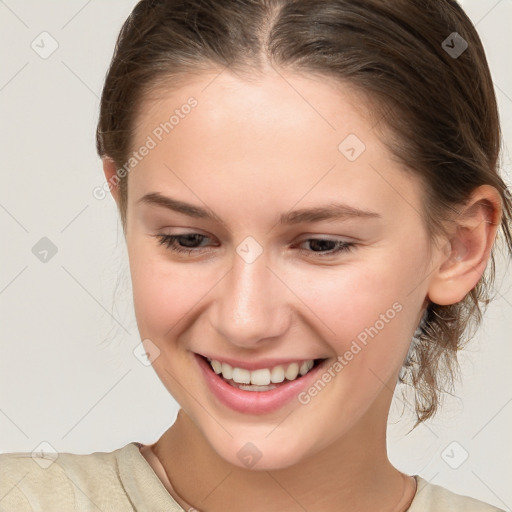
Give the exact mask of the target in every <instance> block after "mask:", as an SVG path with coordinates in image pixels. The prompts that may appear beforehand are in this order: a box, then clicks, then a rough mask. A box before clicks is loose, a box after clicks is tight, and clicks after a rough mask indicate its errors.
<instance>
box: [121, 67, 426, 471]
mask: <svg viewBox="0 0 512 512" xmlns="http://www.w3.org/2000/svg"><path fill="white" fill-rule="evenodd" d="M191 98H192V99H191ZM142 112H143V114H141V115H140V119H139V122H138V123H137V131H136V135H135V138H134V148H135V149H140V148H141V147H142V146H146V147H147V148H149V149H148V150H147V151H146V150H141V151H139V154H140V155H142V154H143V153H144V155H143V157H141V158H140V161H139V162H138V163H137V165H136V166H135V167H134V168H133V169H132V170H131V171H130V173H129V175H128V199H127V226H126V240H127V246H128V254H129V259H130V269H131V277H132V281H133V294H134V303H135V312H136V318H137V323H138V327H139V330H140V334H141V339H143V340H146V341H144V345H145V347H146V350H147V351H148V353H149V357H150V359H153V361H152V364H153V367H154V369H155V371H156V372H157V374H158V376H159V378H160V379H161V381H162V382H163V384H164V385H165V386H166V388H167V389H168V390H169V392H170V393H171V394H172V395H173V396H174V397H175V399H176V400H177V401H178V402H179V404H180V406H181V407H182V409H183V410H184V412H185V413H186V414H187V415H188V416H189V417H190V418H191V419H192V421H193V422H194V423H195V424H196V425H197V427H198V429H199V430H200V431H201V432H202V434H203V436H204V437H205V439H206V440H207V441H208V443H209V444H210V445H211V447H212V448H213V449H214V450H215V452H217V454H219V455H220V456H221V457H222V458H223V459H225V460H227V461H228V462H230V463H232V464H235V465H237V466H240V467H243V466H244V465H247V460H248V457H249V458H250V457H254V456H256V457H258V458H261V459H260V461H259V462H258V468H262V469H265V468H266V469H271V468H283V467H287V466H289V465H292V464H294V463H297V462H299V461H301V460H303V459H304V458H305V457H308V456H312V455H314V454H316V453H319V452H320V451H321V450H323V449H326V448H327V447H329V446H332V445H333V443H337V442H341V441H342V440H343V439H345V438H347V436H349V435H351V433H352V434H353V433H354V432H355V431H359V432H370V431H372V425H370V424H369V422H370V421H372V422H374V421H381V422H382V424H384V425H385V421H386V414H387V407H383V406H382V404H387V405H389V399H390V395H391V391H390V390H392V389H393V387H394V385H395V382H396V379H397V375H398V372H399V369H400V367H401V365H402V363H403V361H404V358H405V357H406V354H407V351H408V348H409V344H410V340H411V337H412V334H413V332H414V330H415V328H416V326H417V324H418V321H419V318H420V315H421V309H422V306H423V304H424V300H425V297H426V295H427V288H428V266H429V256H428V255H429V250H430V245H429V242H428V239H427V236H426V232H425V230H424V228H423V224H422V219H421V217H420V215H419V213H418V212H419V211H420V209H421V206H420V205H421V187H420V184H419V183H418V182H416V181H415V179H414V178H413V177H411V175H410V174H407V173H406V172H405V170H404V169H402V168H401V167H400V165H399V164H398V163H397V162H396V160H393V159H392V156H391V154H390V153H389V152H388V150H387V149H386V148H385V147H384V145H383V144H382V143H381V142H380V140H379V139H378V137H377V134H376V133H375V132H374V130H373V122H372V121H371V120H370V118H369V117H367V116H366V115H365V102H364V99H363V97H362V96H361V95H358V94H357V92H356V91H354V90H352V89H350V88H349V87H348V86H346V85H345V86H340V85H337V86H335V85H334V84H330V83H328V82H327V81H326V80H322V79H318V78H313V77H311V76H310V77H307V76H302V75H297V74H285V73H281V74H277V73H275V72H270V71H269V72H268V73H266V74H265V75H264V76H263V77H261V78H260V79H259V80H251V81H248V80H243V79H241V78H239V77H237V76H235V75H233V74H230V73H229V72H228V71H224V72H223V73H221V74H220V75H219V74H218V72H215V73H212V74H204V75H202V76H201V77H199V78H194V79H191V80H190V82H189V83H187V84H186V85H182V86H181V87H180V88H179V89H178V90H174V91H172V92H168V93H165V94H162V95H160V96H159V97H158V99H153V100H148V102H147V103H146V105H145V106H144V109H143V110H142ZM173 114H175V115H174V118H171V120H170V121H169V119H170V116H171V115H173ZM166 122H167V124H165V123H166ZM166 198H167V199H166ZM361 212H366V213H361ZM208 359H211V360H214V361H218V363H215V362H214V363H213V366H214V367H215V368H213V367H212V364H210V363H209V362H208ZM308 361H312V362H313V363H314V366H313V367H312V368H310V366H311V363H308ZM293 363H297V365H294V364H293ZM280 367H282V369H281V368H280ZM297 367H298V370H299V377H298V378H295V379H294V376H295V375H297V373H296V372H297ZM230 368H232V373H230ZM301 369H302V373H304V372H305V371H307V373H305V374H304V375H301V372H300V370H301ZM220 370H222V373H221V374H217V373H216V372H218V371H220ZM308 370H309V371H308ZM283 372H284V374H285V375H284V381H282V382H277V381H279V380H282V379H283ZM269 378H271V379H272V380H271V382H270V383H269ZM247 379H252V382H253V383H254V384H252V385H251V386H257V385H260V386H263V387H260V388H259V387H252V388H250V389H249V388H242V389H239V388H238V386H239V385H240V384H238V385H236V384H235V383H234V382H233V380H238V381H242V383H243V382H244V381H247ZM273 381H275V382H273ZM242 386H243V384H242Z"/></svg>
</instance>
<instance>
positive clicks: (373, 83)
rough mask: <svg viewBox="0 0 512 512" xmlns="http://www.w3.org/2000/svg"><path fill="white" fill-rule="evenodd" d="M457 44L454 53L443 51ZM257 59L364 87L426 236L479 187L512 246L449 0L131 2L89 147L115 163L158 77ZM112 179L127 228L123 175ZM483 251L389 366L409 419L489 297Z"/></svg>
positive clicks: (492, 132) (171, 81)
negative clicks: (455, 296) (473, 274)
mask: <svg viewBox="0 0 512 512" xmlns="http://www.w3.org/2000/svg"><path fill="white" fill-rule="evenodd" d="M454 32H456V33H457V34H458V35H454V34H453V33H454ZM450 37H451V39H450ZM454 38H458V39H454ZM461 38H462V39H461ZM455 42H457V45H458V46H457V47H456V46H455ZM465 43H467V48H466V49H465V51H462V53H461V54H460V55H457V54H454V52H453V51H450V49H453V48H455V49H458V48H459V49H464V44H465ZM268 64H270V65H272V66H273V67H275V68H276V69H285V68H286V69H289V70H291V71H296V72H298V73H305V74H307V73H310V74H316V75H319V76H325V77H329V78H332V79H334V80H338V81H339V82H340V83H349V84H351V85H353V86H355V87H356V88H357V90H359V91H361V92H362V93H364V94H365V95H366V96H367V97H368V99H369V100H370V101H371V102H372V107H374V108H373V110H372V112H373V114H374V115H375V116H376V119H377V118H380V119H381V120H382V121H383V122H382V123H380V124H381V125H382V127H381V128H379V129H382V135H383V139H384V140H383V142H384V143H385V144H386V145H387V146H388V148H389V149H390V150H391V151H392V153H393V154H394V155H395V156H396V158H397V159H398V161H399V162H401V163H403V164H405V166H406V169H407V170H408V171H409V172H413V173H414V175H415V176H418V177H419V178H420V179H421V180H422V183H423V184H424V191H425V197H424V204H423V205H422V208H423V211H422V214H423V220H424V223H425V226H426V229H427V232H428V234H429V236H430V237H431V239H432V240H434V239H435V237H436V236H438V235H443V234H446V231H445V226H444V221H445V220H446V219H449V218H450V217H453V215H454V212H455V214H456V213H457V212H458V211H459V210H458V208H459V207H461V206H464V204H466V201H467V199H468V198H469V195H470V194H471V192H472V191H473V190H474V189H475V188H476V187H478V186H480V185H483V184H489V185H491V186H493V187H495V188H496V189H497V190H498V191H499V193H500V195H501V198H502V205H503V217H502V221H501V226H500V227H501V231H502V234H503V235H504V242H505V245H506V247H507V249H508V250H509V251H510V253H511V254H512V235H511V230H510V225H511V219H512V202H511V200H510V194H509V192H508V191H507V189H506V185H505V183H504V182H503V180H502V179H501V177H500V175H499V156H500V146H501V131H500V124H499V117H498V110H497V104H496V98H495V93H494V89H493V83H492V80H491V76H490V72H489V68H488V64H487V60H486V57H485V53H484V50H483V48H482V43H481V41H480V38H479V36H478V34H477V32H476V29H475V28H474V26H473V25H472V23H471V21H470V20H469V18H468V17H467V15H466V14H465V13H464V11H463V10H462V9H461V7H460V6H459V5H458V4H457V3H456V2H455V1H453V0H224V1H223V2H216V1H215V0H142V1H140V2H139V3H138V4H137V5H136V6H135V8H134V9H133V11H132V13H131V14H130V16H129V17H128V19H127V20H126V21H125V23H124V25H123V27H122V29H121V32H120V34H119V37H118V40H117V44H116V48H115V52H114V55H113V58H112V62H111V65H110V68H109V70H108V74H107V76H106V81H105V85H104V88H103V94H102V98H101V110H100V117H99V122H98V129H97V150H98V153H99V155H100V156H101V157H109V158H111V159H112V160H113V162H114V163H115V165H116V168H117V169H121V168H122V167H123V165H124V164H125V162H126V161H127V158H128V156H129V152H130V150H131V145H132V141H133V135H134V130H135V128H136V120H137V115H138V109H140V105H141V103H142V102H143V101H144V98H145V97H146V95H147V94H148V93H150V92H151V91H154V90H155V89H156V88H161V87H169V88H171V87H176V86H177V85H179V83H180V80H183V79H185V80H186V77H187V76H190V74H200V73H201V71H205V70H212V69H215V68H219V67H228V68H230V69H232V70H233V71H235V72H248V73H253V74H254V73H256V72H260V71H261V70H263V69H264V67H265V65H268ZM377 124H379V123H377ZM384 135H387V136H384ZM119 189H120V203H119V209H120V215H121V218H122V221H123V228H124V227H125V225H126V197H127V176H126V173H124V174H123V175H122V177H121V179H120V180H119ZM500 239H501V238H500V232H498V236H497V240H500ZM494 255H495V247H493V250H492V253H491V257H490V268H488V269H487V270H486V273H484V275H483V276H482V277H481V279H480V281H479V282H478V284H477V285H476V286H475V288H474V289H473V290H471V292H470V293H468V294H467V295H466V297H465V298H464V299H463V300H462V301H460V302H458V303H456V304H452V305H447V306H442V305H438V304H435V303H433V302H430V303H429V304H428V309H427V311H426V314H425V321H424V322H423V323H422V324H421V327H420V329H419V330H418V331H417V334H418V335H417V336H416V337H415V340H414V343H413V344H412V345H411V351H410V353H409V356H408V359H407V362H406V364H405V366H404V370H405V371H404V372H403V373H402V374H401V377H400V380H401V381H402V382H407V383H411V384H412V385H413V387H414V389H415V401H416V407H415V408H416V415H417V419H418V423H419V422H421V421H423V420H425V419H427V418H429V417H431V416H432V415H433V414H434V413H435V412H436V410H437V408H438V405H439V400H440V397H441V395H440V392H441V391H443V390H446V389H448V388H449V387H451V386H452V385H453V379H454V376H455V371H456V369H457V366H456V362H457V358H456V354H457V351H458V350H459V349H460V348H461V347H462V346H463V345H464V344H465V343H466V342H467V341H469V339H471V338H472V337H473V335H474V332H475V330H476V328H477V327H478V325H479V324H480V322H481V319H482V310H481V307H480V305H481V304H482V305H485V306H486V305H487V304H488V303H489V302H490V300H491V299H490V298H489V294H490V290H491V288H492V286H493V283H494V277H495V261H494Z"/></svg>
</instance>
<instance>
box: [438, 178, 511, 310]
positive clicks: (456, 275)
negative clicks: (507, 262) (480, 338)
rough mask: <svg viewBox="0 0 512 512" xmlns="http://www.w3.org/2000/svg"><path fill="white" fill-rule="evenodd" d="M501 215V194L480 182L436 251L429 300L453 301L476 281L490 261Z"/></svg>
mask: <svg viewBox="0 0 512 512" xmlns="http://www.w3.org/2000/svg"><path fill="white" fill-rule="evenodd" d="M501 216H502V202H501V197H500V195H499V193H498V191H497V190H496V189H495V188H494V187H491V186H489V185H482V186H480V187H478V188H477V189H475V191H473V194H472V195H471V198H470V200H469V201H468V204H467V206H466V207H465V208H464V210H463V211H461V212H460V214H459V215H458V216H457V218H456V219H455V220H454V222H455V227H454V229H453V232H452V235H451V237H450V239H449V240H447V241H446V243H445V245H444V246H443V247H442V249H440V250H439V252H438V254H439V257H438V260H437V264H436V265H437V266H436V269H435V271H434V272H433V273H432V275H431V280H430V285H429V289H428V298H429V299H430V300H431V301H432V302H434V303H435V304H439V305H449V304H456V303H457V302H460V301H461V300H463V299H464V297H465V296H466V295H467V294H468V293H469V292H470V291H471V290H472V289H473V288H474V287H475V286H476V285H477V283H478V281H479V280H480V278H481V277H482V275H483V273H484V271H485V268H486V266H487V263H488V261H489V258H490V255H491V250H492V246H493V244H494V240H495V238H496V232H497V229H498V226H499V225H500V222H501Z"/></svg>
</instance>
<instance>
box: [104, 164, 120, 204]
mask: <svg viewBox="0 0 512 512" xmlns="http://www.w3.org/2000/svg"><path fill="white" fill-rule="evenodd" d="M103 172H104V173H105V179H106V180H107V185H108V189H109V190H110V193H111V194H112V197H113V198H114V200H115V202H116V203H117V204H118V205H119V182H120V181H121V180H120V178H119V176H118V175H117V166H116V164H115V163H114V161H113V160H112V159H111V158H109V157H104V158H103Z"/></svg>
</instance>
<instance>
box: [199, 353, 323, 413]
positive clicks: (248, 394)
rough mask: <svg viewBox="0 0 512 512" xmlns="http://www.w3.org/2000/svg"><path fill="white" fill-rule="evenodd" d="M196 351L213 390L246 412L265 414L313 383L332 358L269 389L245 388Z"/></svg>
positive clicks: (230, 406)
mask: <svg viewBox="0 0 512 512" xmlns="http://www.w3.org/2000/svg"><path fill="white" fill-rule="evenodd" d="M194 355H195V358H196V361H197V362H198V364H199V367H200V368H201V371H202V372H203V375H204V378H205V380H206V383H207V385H208V387H209V388H210V391H211V392H212V393H213V394H214V395H215V396H216V397H217V398H218V399H219V401H220V402H222V403H223V404H224V405H226V406H228V407H229V408H231V409H233V410H235V411H238V412H241V413H244V414H265V413H269V412H272V411H276V410H277V409H279V408H280V407H283V406H284V405H285V404H287V403H288V402H290V401H291V400H293V399H294V398H296V397H297V395H298V394H299V393H300V392H301V391H303V390H304V389H305V388H307V387H309V386H310V385H311V383H312V382H314V381H315V380H316V378H317V375H318V373H320V372H321V371H322V369H323V367H324V366H325V365H326V363H327V362H328V360H327V359H326V360H324V361H322V362H321V363H320V364H318V365H317V366H315V367H314V368H313V369H312V370H310V371H309V372H308V373H306V375H303V376H302V377H300V378H299V379H296V380H291V381H286V380H285V383H284V384H281V385H280V386H278V387H277V388H274V389H271V390H269V391H244V390H242V389H238V388H235V387H233V386H231V384H228V383H227V382H226V381H225V380H224V379H223V378H222V377H219V376H218V375H217V374H216V373H215V372H214V371H213V369H212V367H211V365H210V363H208V361H206V359H204V358H203V357H202V356H199V355H198V354H194Z"/></svg>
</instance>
